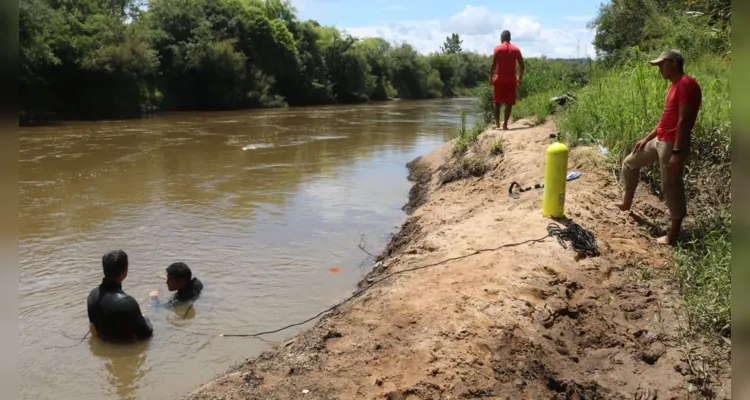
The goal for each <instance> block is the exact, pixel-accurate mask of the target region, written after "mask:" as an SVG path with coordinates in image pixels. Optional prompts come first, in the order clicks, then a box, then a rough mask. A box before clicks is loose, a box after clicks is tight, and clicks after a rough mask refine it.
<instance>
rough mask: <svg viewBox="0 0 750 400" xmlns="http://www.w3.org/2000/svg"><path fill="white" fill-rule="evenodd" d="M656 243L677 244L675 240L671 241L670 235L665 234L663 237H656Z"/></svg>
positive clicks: (663, 244)
mask: <svg viewBox="0 0 750 400" xmlns="http://www.w3.org/2000/svg"><path fill="white" fill-rule="evenodd" d="M656 243H657V244H660V245H662V246H674V245H675V243H674V241H672V242H670V241H669V236H668V235H665V236H662V237H660V238H658V239H656Z"/></svg>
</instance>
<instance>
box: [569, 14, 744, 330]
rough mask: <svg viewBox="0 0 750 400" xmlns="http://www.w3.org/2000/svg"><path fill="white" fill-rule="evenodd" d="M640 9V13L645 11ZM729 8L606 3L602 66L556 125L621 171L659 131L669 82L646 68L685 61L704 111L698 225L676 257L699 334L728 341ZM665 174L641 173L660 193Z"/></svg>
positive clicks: (692, 165) (696, 165)
mask: <svg viewBox="0 0 750 400" xmlns="http://www.w3.org/2000/svg"><path fill="white" fill-rule="evenodd" d="M638 7H641V8H638ZM730 16H731V4H730V2H729V1H728V0H682V1H664V0H626V1H618V2H617V3H610V4H607V5H604V6H603V7H602V8H601V9H600V12H599V15H598V17H597V18H596V19H595V20H594V21H593V23H592V26H593V27H594V28H596V38H595V40H594V45H595V46H596V48H597V50H598V52H599V53H600V56H601V61H600V62H598V63H596V64H595V65H594V66H593V67H592V70H591V71H592V72H591V83H590V84H589V85H588V86H586V87H585V88H583V89H581V90H579V91H578V92H577V100H576V102H575V105H574V106H572V107H569V108H568V109H567V110H565V111H563V112H562V113H561V114H560V116H559V118H558V119H557V123H558V127H559V128H560V131H561V133H562V135H563V136H564V137H565V138H566V139H567V141H568V142H570V143H571V144H573V145H575V144H578V143H592V142H594V141H599V142H600V143H601V144H602V145H603V146H605V147H607V148H609V149H610V152H611V153H610V154H611V157H612V160H613V161H614V163H613V168H614V169H615V170H616V172H618V173H619V169H620V164H621V162H622V159H623V158H624V157H625V156H626V155H627V154H628V153H629V152H630V151H631V150H632V148H633V145H634V144H635V142H636V141H637V140H640V139H641V138H642V137H643V136H645V134H646V133H648V132H649V131H650V130H651V129H653V127H654V126H656V124H657V123H658V120H659V116H660V114H661V111H662V110H663V107H664V96H665V94H666V90H667V88H668V87H669V82H668V81H666V80H664V79H663V78H662V77H661V74H659V72H658V69H657V68H654V67H651V66H649V65H648V64H647V61H648V59H650V58H653V57H655V56H656V55H658V54H659V53H660V52H661V51H663V50H665V49H668V48H678V49H680V50H681V51H682V52H683V53H684V54H685V57H686V61H685V70H686V73H688V74H689V75H691V76H693V77H695V78H696V79H697V80H698V82H699V83H700V84H701V88H702V91H703V103H702V106H701V110H700V113H699V115H698V120H697V121H696V125H695V128H694V129H693V133H692V145H691V148H690V155H689V157H688V164H687V168H686V174H685V183H686V191H687V195H688V199H689V201H690V202H691V203H692V204H691V212H692V217H693V218H694V219H695V223H694V224H688V225H686V227H685V228H686V229H685V230H684V232H683V235H682V240H681V244H680V245H679V246H678V247H677V248H676V249H675V251H674V256H675V257H674V262H675V264H676V268H675V273H676V276H677V278H678V280H679V282H680V284H681V286H682V293H683V295H684V298H685V306H686V310H687V313H688V316H689V318H690V322H691V328H694V329H696V331H697V332H701V333H712V332H713V333H718V334H721V335H726V336H729V335H730V334H731V332H730V329H729V326H730V324H731V311H730V292H731V267H730V262H731V250H732V249H731V241H730V240H731V186H732V185H731V181H732V177H731V119H730V112H731V99H730V97H729V93H730V90H729V88H730V83H731V76H730V64H731V58H730V57H731V53H730V52H729V49H730V41H729V38H730V36H729V34H730V32H731V26H730V23H729V18H730ZM657 171H658V166H655V167H654V168H652V169H650V170H648V171H642V177H643V180H644V183H646V184H649V185H650V186H651V188H652V190H653V191H654V192H656V193H658V192H659V186H660V183H659V174H658V172H657Z"/></svg>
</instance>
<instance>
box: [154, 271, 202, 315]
mask: <svg viewBox="0 0 750 400" xmlns="http://www.w3.org/2000/svg"><path fill="white" fill-rule="evenodd" d="M167 289H169V291H170V292H174V291H176V292H177V293H175V294H174V296H172V298H171V299H170V300H169V301H167V302H166V303H162V302H161V301H160V300H159V292H158V291H153V292H151V293H150V295H149V296H150V297H151V303H152V304H155V305H164V306H168V307H170V306H175V305H178V304H181V303H187V302H192V301H195V300H197V299H198V297H200V295H201V292H202V291H203V283H202V282H201V281H200V280H199V279H198V278H195V277H193V273H192V271H190V268H189V267H188V266H187V264H185V263H184V262H176V263H173V264H171V265H170V266H169V267H167Z"/></svg>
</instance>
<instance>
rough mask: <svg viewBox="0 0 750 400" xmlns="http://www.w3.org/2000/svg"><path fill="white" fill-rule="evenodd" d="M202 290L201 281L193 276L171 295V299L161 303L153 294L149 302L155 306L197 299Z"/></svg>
mask: <svg viewBox="0 0 750 400" xmlns="http://www.w3.org/2000/svg"><path fill="white" fill-rule="evenodd" d="M202 291H203V282H201V281H200V279H198V278H193V279H191V280H190V283H188V284H187V286H185V287H184V288H182V289H180V290H178V291H177V293H175V294H174V296H172V299H170V300H169V301H168V302H167V303H161V302H160V301H159V298H158V297H156V296H154V297H152V298H151V304H152V305H155V306H159V305H162V306H167V307H170V306H175V305H178V304H180V303H184V302H187V301H194V300H197V299H198V297H200V295H201V292H202Z"/></svg>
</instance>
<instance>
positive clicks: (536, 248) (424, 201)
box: [184, 121, 728, 400]
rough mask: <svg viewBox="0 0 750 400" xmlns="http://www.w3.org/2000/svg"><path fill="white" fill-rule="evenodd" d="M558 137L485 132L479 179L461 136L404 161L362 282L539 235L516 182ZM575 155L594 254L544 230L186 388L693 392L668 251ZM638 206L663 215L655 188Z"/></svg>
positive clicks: (337, 395)
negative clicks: (466, 167)
mask: <svg viewBox="0 0 750 400" xmlns="http://www.w3.org/2000/svg"><path fill="white" fill-rule="evenodd" d="M554 132H555V131H554V126H553V125H551V124H547V125H543V126H537V127H530V126H527V125H526V124H525V122H524V121H520V122H516V123H514V124H513V126H512V130H510V131H508V132H501V131H492V130H490V131H486V132H485V133H483V134H482V135H481V136H480V138H479V141H478V142H477V143H476V144H475V145H473V146H472V148H471V149H470V152H469V154H468V155H467V156H466V158H465V160H480V159H483V160H485V161H484V162H481V163H479V164H483V165H485V166H486V168H487V170H486V172H485V173H484V174H483V175H482V174H476V175H481V176H473V177H468V178H463V179H460V180H455V181H451V179H446V175H445V174H446V173H451V172H455V171H452V170H451V169H452V168H453V167H451V163H452V161H450V160H451V149H452V143H448V144H446V145H444V146H442V147H440V148H438V149H436V150H435V151H433V152H432V153H430V154H428V155H426V156H424V157H421V158H419V159H417V160H415V161H414V162H413V163H411V164H410V166H409V167H410V171H411V178H412V179H413V180H415V181H416V184H415V186H414V188H413V189H412V192H411V193H410V199H409V203H408V205H407V207H406V209H407V211H408V212H410V216H409V218H408V220H407V221H406V222H405V224H404V226H403V227H402V229H401V231H400V232H399V233H398V234H397V235H395V236H394V238H393V240H392V241H391V243H390V244H389V245H388V247H387V249H386V250H385V252H384V253H383V255H382V256H381V259H382V262H381V263H379V264H378V265H377V266H376V268H374V269H373V271H372V272H371V273H370V274H369V275H368V277H367V278H366V279H365V280H363V281H362V282H361V283H360V285H359V289H363V288H365V287H367V286H368V285H370V284H371V282H373V281H376V280H377V279H379V278H382V277H383V276H386V275H387V274H390V273H393V272H397V271H403V270H406V269H409V268H414V267H419V266H424V265H428V264H432V263H437V262H440V261H443V260H445V259H449V258H453V257H459V256H465V255H469V254H471V253H474V252H475V251H476V250H480V249H489V248H495V247H498V246H501V245H503V244H509V243H514V242H521V241H526V240H528V239H534V238H541V237H544V236H545V235H546V234H547V225H548V224H549V223H550V222H552V221H551V220H549V219H546V218H543V217H542V216H541V201H542V192H541V190H532V191H530V192H525V193H522V194H521V195H520V198H518V199H511V198H509V197H508V194H507V193H508V187H509V185H510V183H511V182H513V181H517V182H519V183H520V184H521V185H522V186H523V187H527V186H533V185H534V184H535V183H539V182H542V181H543V176H544V154H545V149H546V147H547V145H548V144H549V143H550V139H549V137H550V134H552V133H554ZM499 140H500V141H502V142H503V146H502V147H503V152H502V154H499V155H492V154H491V149H492V144H493V143H495V142H497V141H499ZM569 160H570V161H569V167H570V170H577V171H581V172H583V175H582V176H581V177H580V178H579V179H577V180H574V181H571V182H569V183H568V186H567V187H568V189H567V195H566V214H567V215H568V217H569V218H571V219H572V220H573V221H575V222H576V223H578V224H580V225H581V226H583V227H584V228H586V229H588V230H590V231H592V232H593V233H594V234H595V235H596V238H597V241H598V247H599V251H600V253H601V255H600V256H599V257H594V258H579V257H577V255H576V253H575V252H574V251H573V250H571V249H564V248H563V247H562V246H561V244H560V243H558V241H557V240H556V239H554V238H547V239H546V240H544V241H541V242H536V243H531V244H524V245H520V246H517V247H510V248H503V249H500V250H497V251H489V252H482V253H480V254H477V255H472V256H469V257H465V258H460V259H457V260H454V261H449V262H446V263H444V264H441V265H437V266H434V267H431V268H426V269H421V270H418V271H413V272H406V273H403V274H400V275H398V276H395V277H393V278H390V279H388V280H386V281H383V282H382V283H379V284H377V285H376V286H374V287H373V288H372V289H370V290H368V291H367V292H365V293H364V294H363V295H362V296H361V297H359V298H357V299H355V300H354V301H352V302H350V303H348V304H346V305H345V306H344V307H342V308H341V309H340V310H339V311H338V312H336V313H334V314H331V315H328V316H325V317H323V318H322V319H321V320H320V321H319V322H318V323H317V324H316V325H315V326H314V327H312V328H311V329H309V330H307V331H305V332H303V333H302V334H300V335H298V336H296V337H294V338H291V339H289V340H288V341H286V342H284V343H282V344H280V345H279V346H277V347H276V348H275V349H273V350H271V351H268V352H265V353H263V354H261V355H260V356H259V357H257V358H254V359H249V360H247V362H245V363H243V364H241V365H238V366H236V367H235V368H234V369H232V370H231V371H229V372H228V373H227V374H226V375H224V376H222V377H220V378H218V379H216V380H214V381H212V382H209V383H207V384H205V385H203V386H202V387H200V388H198V389H197V390H195V391H194V392H193V393H190V394H188V395H186V396H185V397H184V399H195V400H198V399H225V400H230V399H298V398H304V399H391V400H395V399H410V400H416V399H460V398H480V397H481V398H488V399H579V398H580V399H584V398H585V399H634V398H635V399H644V400H645V399H648V400H652V399H657V398H658V399H671V398H697V397H695V396H696V395H699V392H700V391H699V390H698V387H697V386H696V385H691V384H690V383H689V381H691V380H693V381H694V379H693V377H692V375H691V373H690V367H689V365H688V363H687V362H686V360H685V358H684V355H683V354H682V351H681V347H680V346H679V344H678V342H677V328H678V326H679V323H680V321H679V317H678V314H677V313H676V311H675V309H676V307H677V305H678V304H679V298H678V296H677V292H676V289H675V288H673V287H671V286H670V285H669V280H667V279H663V278H661V277H660V275H661V274H659V273H658V272H659V270H660V269H662V268H663V265H664V262H665V260H666V255H667V253H666V252H665V251H664V250H663V249H660V248H657V247H656V246H655V245H653V244H652V242H653V241H652V240H651V239H650V238H649V237H648V236H647V235H645V234H644V233H643V229H642V228H641V227H639V225H638V224H637V223H636V222H635V221H634V219H633V218H631V217H629V216H628V215H627V214H625V213H622V212H620V211H618V210H615V209H614V208H611V207H609V204H610V203H611V202H613V201H615V200H617V199H618V196H619V189H618V186H617V182H616V180H615V179H614V178H613V177H612V176H610V175H609V174H608V173H607V172H606V169H605V168H604V167H603V161H604V160H603V158H602V156H601V155H600V154H599V153H598V152H597V151H595V150H592V149H587V148H576V149H574V150H573V151H571V155H570V159H569ZM467 162H469V163H473V162H475V161H467ZM444 181H451V182H449V183H443V182H444ZM637 202H638V203H637V204H636V206H635V208H636V210H637V211H638V212H640V213H641V214H642V215H645V216H646V217H647V218H648V219H650V220H651V221H659V222H661V223H664V222H666V221H665V219H666V216H665V213H664V211H663V210H664V207H663V206H662V205H661V204H659V203H658V201H657V200H656V199H655V198H653V197H651V196H649V195H648V194H646V193H639V194H638V196H637ZM691 392H692V395H690V397H688V394H689V393H691ZM716 394H717V395H718V398H723V397H724V396H726V397H728V394H722V393H716Z"/></svg>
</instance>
